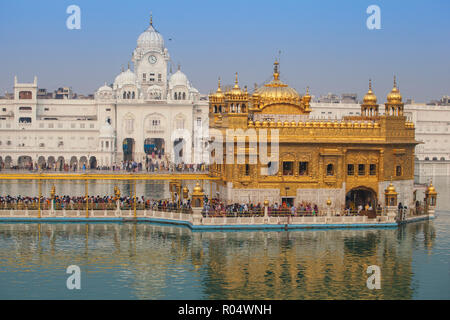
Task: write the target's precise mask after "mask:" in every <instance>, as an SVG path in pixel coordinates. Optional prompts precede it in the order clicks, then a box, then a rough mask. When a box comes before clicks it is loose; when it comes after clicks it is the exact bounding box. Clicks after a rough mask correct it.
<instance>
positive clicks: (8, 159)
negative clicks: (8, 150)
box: [5, 156, 12, 169]
mask: <svg viewBox="0 0 450 320" xmlns="http://www.w3.org/2000/svg"><path fill="white" fill-rule="evenodd" d="M11 165H12V158H11V156H6V157H5V168H6V169H11Z"/></svg>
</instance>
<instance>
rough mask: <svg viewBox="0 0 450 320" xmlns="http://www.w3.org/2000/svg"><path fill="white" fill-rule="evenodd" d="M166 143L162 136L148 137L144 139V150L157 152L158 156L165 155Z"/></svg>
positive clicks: (150, 152) (147, 152)
mask: <svg viewBox="0 0 450 320" xmlns="http://www.w3.org/2000/svg"><path fill="white" fill-rule="evenodd" d="M165 148H166V144H165V141H164V139H161V138H147V139H145V141H144V151H145V153H146V154H149V155H151V154H155V156H156V157H162V156H164V152H165Z"/></svg>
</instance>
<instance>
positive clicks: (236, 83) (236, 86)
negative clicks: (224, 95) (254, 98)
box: [234, 72, 239, 88]
mask: <svg viewBox="0 0 450 320" xmlns="http://www.w3.org/2000/svg"><path fill="white" fill-rule="evenodd" d="M234 87H235V88H239V84H238V73H237V72H236V79H235V80H234Z"/></svg>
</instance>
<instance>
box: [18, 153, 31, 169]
mask: <svg viewBox="0 0 450 320" xmlns="http://www.w3.org/2000/svg"><path fill="white" fill-rule="evenodd" d="M17 165H18V166H19V169H29V168H30V166H32V165H33V160H32V159H31V157H30V156H20V157H19V159H18V160H17Z"/></svg>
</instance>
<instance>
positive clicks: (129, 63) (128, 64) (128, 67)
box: [128, 62, 130, 70]
mask: <svg viewBox="0 0 450 320" xmlns="http://www.w3.org/2000/svg"><path fill="white" fill-rule="evenodd" d="M128 70H130V63H129V62H128Z"/></svg>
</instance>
